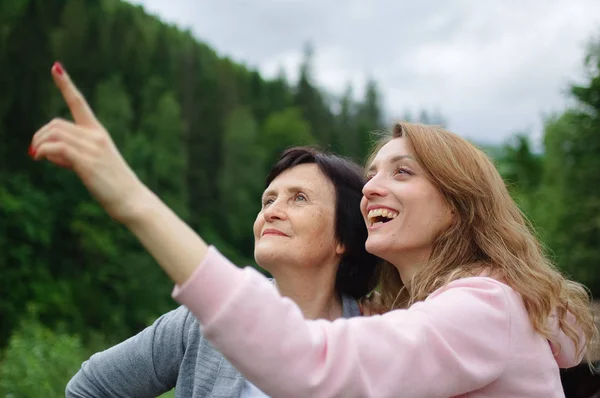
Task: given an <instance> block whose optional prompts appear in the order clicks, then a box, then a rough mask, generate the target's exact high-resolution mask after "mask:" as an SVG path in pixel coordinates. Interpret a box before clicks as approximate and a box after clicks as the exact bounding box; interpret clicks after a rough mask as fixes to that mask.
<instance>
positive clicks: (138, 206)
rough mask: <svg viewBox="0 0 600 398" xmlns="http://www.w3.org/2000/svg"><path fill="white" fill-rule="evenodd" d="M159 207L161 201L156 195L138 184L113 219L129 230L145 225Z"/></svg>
mask: <svg viewBox="0 0 600 398" xmlns="http://www.w3.org/2000/svg"><path fill="white" fill-rule="evenodd" d="M160 205H161V201H160V199H159V198H158V197H157V196H156V194H155V193H154V192H152V191H151V190H150V188H148V187H147V186H146V185H144V184H142V183H140V184H139V186H137V187H136V188H135V189H134V190H133V192H132V193H131V194H130V195H129V198H127V200H126V201H125V203H124V204H123V205H122V206H121V211H119V214H117V215H115V217H114V218H115V219H116V220H117V221H118V222H120V223H121V224H123V225H124V226H125V227H127V228H129V229H130V230H131V229H134V228H136V227H138V226H139V225H143V224H145V223H147V222H148V220H150V219H151V218H152V214H153V213H156V211H157V209H158V208H159V206H160Z"/></svg>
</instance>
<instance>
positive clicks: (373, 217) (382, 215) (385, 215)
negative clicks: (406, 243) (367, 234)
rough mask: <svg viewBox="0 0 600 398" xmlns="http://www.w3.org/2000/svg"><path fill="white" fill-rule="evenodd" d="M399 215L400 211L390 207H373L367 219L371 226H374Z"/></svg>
mask: <svg viewBox="0 0 600 398" xmlns="http://www.w3.org/2000/svg"><path fill="white" fill-rule="evenodd" d="M396 217H398V212H396V211H394V210H389V209H373V210H370V211H369V214H368V215H367V219H368V220H369V226H371V227H373V226H376V225H379V224H385V223H387V222H390V221H392V220H393V219H394V218H396Z"/></svg>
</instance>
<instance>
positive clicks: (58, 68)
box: [53, 61, 65, 76]
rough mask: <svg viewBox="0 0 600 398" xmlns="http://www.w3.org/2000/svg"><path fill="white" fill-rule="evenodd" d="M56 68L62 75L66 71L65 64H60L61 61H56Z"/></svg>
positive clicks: (54, 66)
mask: <svg viewBox="0 0 600 398" xmlns="http://www.w3.org/2000/svg"><path fill="white" fill-rule="evenodd" d="M53 68H54V70H55V71H56V73H58V74H59V75H60V76H62V74H63V73H64V71H65V70H64V69H63V66H62V65H61V64H60V62H58V61H56V62H55V63H54V65H53Z"/></svg>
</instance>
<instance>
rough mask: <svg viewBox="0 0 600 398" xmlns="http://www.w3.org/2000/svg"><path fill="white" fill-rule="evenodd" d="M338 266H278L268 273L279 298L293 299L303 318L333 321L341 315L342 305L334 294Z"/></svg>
mask: <svg viewBox="0 0 600 398" xmlns="http://www.w3.org/2000/svg"><path fill="white" fill-rule="evenodd" d="M336 271H337V266H335V267H334V266H332V267H314V268H298V267H294V266H290V267H286V266H281V267H277V269H276V270H273V271H272V272H271V274H272V275H273V277H274V278H275V284H276V286H277V290H279V293H280V294H281V295H282V296H285V297H288V298H290V299H291V300H293V301H294V302H295V303H296V304H298V306H299V307H300V309H301V310H302V313H303V314H304V318H306V319H327V320H330V321H333V320H335V319H337V318H340V317H341V316H342V302H341V299H340V297H338V295H337V294H336V292H335V275H336Z"/></svg>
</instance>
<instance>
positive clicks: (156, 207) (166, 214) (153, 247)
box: [124, 188, 208, 285]
mask: <svg viewBox="0 0 600 398" xmlns="http://www.w3.org/2000/svg"><path fill="white" fill-rule="evenodd" d="M141 196H142V198H141V199H140V200H138V201H136V203H135V205H136V207H137V209H136V210H135V211H134V212H133V213H134V214H135V215H134V216H132V217H130V218H128V219H127V221H125V222H124V224H125V226H126V227H127V228H128V229H129V230H130V231H131V232H132V233H133V234H134V235H135V236H136V237H137V238H138V239H139V241H140V242H141V243H142V245H143V246H144V247H145V248H146V250H148V252H149V253H150V254H151V255H152V257H154V259H155V260H156V261H157V262H158V264H159V265H160V266H161V267H162V269H163V270H164V271H165V272H166V273H167V275H168V276H169V277H170V278H171V280H172V281H173V282H175V283H176V284H177V285H182V284H183V283H184V282H185V281H186V280H187V279H188V278H189V277H190V276H191V275H192V273H193V272H194V270H195V269H196V267H197V266H198V264H200V263H201V262H202V260H203V259H204V257H205V256H206V253H207V250H208V246H207V245H206V243H205V242H204V241H203V240H202V238H200V236H198V234H197V233H196V232H194V230H192V229H191V228H190V227H189V226H188V225H187V224H186V223H185V222H183V220H181V218H179V216H177V214H175V213H174V212H173V211H172V210H171V209H170V208H169V207H168V206H167V205H166V204H165V203H164V202H163V201H162V200H160V198H159V197H158V196H157V195H156V194H154V193H153V192H152V191H150V190H149V189H147V188H146V189H145V190H144V193H143V194H142V195H141Z"/></svg>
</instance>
